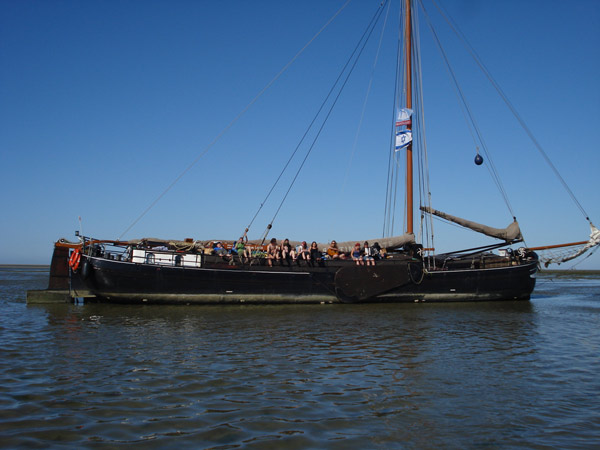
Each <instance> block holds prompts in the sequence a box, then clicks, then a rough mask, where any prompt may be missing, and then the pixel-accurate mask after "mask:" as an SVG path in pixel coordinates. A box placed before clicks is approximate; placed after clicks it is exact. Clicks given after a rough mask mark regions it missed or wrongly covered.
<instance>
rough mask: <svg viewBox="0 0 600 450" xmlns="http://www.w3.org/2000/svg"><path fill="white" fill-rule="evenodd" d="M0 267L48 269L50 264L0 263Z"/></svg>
mask: <svg viewBox="0 0 600 450" xmlns="http://www.w3.org/2000/svg"><path fill="white" fill-rule="evenodd" d="M0 269H50V264H0Z"/></svg>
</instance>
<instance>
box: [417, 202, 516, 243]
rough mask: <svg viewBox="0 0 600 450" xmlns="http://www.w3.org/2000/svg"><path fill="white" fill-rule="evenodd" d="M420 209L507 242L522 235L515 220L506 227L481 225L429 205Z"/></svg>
mask: <svg viewBox="0 0 600 450" xmlns="http://www.w3.org/2000/svg"><path fill="white" fill-rule="evenodd" d="M421 211H424V212H426V213H429V214H433V215H434V216H438V217H441V218H442V219H445V220H448V221H449V222H454V223H457V224H458V225H461V226H463V227H466V228H469V229H471V230H473V231H477V232H478V233H482V234H485V235H486V236H490V237H493V238H496V239H502V240H504V241H507V242H510V241H515V240H519V239H523V236H522V235H521V230H520V228H519V223H518V222H517V221H516V220H515V221H514V222H513V223H511V224H510V225H509V226H507V227H506V228H493V227H488V226H487V225H482V224H480V223H477V222H472V221H470V220H466V219H462V218H460V217H456V216H453V215H450V214H446V213H445V212H442V211H438V210H437V209H433V208H430V207H429V206H421Z"/></svg>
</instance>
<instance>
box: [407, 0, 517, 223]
mask: <svg viewBox="0 0 600 450" xmlns="http://www.w3.org/2000/svg"><path fill="white" fill-rule="evenodd" d="M419 3H420V4H421V8H422V9H423V12H424V13H425V18H426V20H427V24H428V25H429V29H430V30H431V33H432V34H433V37H434V41H435V42H436V45H437V47H438V49H439V50H440V53H441V54H442V58H443V59H444V62H445V64H446V69H447V70H448V72H449V74H450V77H451V79H452V81H453V83H454V88H455V92H456V94H457V96H458V98H459V100H460V102H461V103H462V105H463V107H464V110H465V111H466V112H467V115H468V117H469V121H470V122H471V125H472V126H473V129H474V130H475V133H476V134H477V138H478V139H479V142H480V143H481V147H482V148H483V151H484V153H485V155H486V157H487V160H488V163H489V164H486V166H488V167H489V170H490V174H491V175H492V180H493V181H494V183H495V184H496V187H497V188H498V191H499V192H500V194H501V195H502V198H503V199H504V203H505V204H506V207H507V208H508V210H509V212H510V214H511V216H512V217H513V218H514V217H515V213H514V211H513V209H512V206H511V204H510V201H509V199H508V195H507V193H506V190H505V189H504V185H503V184H502V179H501V178H500V175H499V174H498V171H497V170H496V166H495V164H494V161H493V159H492V157H491V155H490V153H489V152H488V150H487V145H486V144H485V141H484V140H483V135H482V134H481V130H480V129H479V126H478V125H477V122H476V121H475V117H474V116H473V113H472V112H471V108H470V107H469V104H468V103H467V100H466V98H465V95H464V93H463V91H462V88H461V87H460V84H459V83H458V79H457V78H456V73H455V72H454V69H453V68H452V66H451V65H450V60H449V59H448V55H447V53H446V51H445V50H444V47H443V46H442V43H441V41H440V39H439V37H438V34H437V32H436V31H435V29H434V27H433V23H432V21H431V19H430V17H429V14H428V13H427V10H426V9H425V5H423V2H422V1H421V0H419Z"/></svg>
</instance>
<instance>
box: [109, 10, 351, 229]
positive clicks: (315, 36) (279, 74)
mask: <svg viewBox="0 0 600 450" xmlns="http://www.w3.org/2000/svg"><path fill="white" fill-rule="evenodd" d="M349 3H350V0H347V1H346V3H344V4H343V5H342V7H341V8H340V9H338V10H337V11H336V12H335V14H334V15H333V16H331V18H330V19H329V20H328V21H327V22H326V23H325V25H323V26H322V27H321V29H320V30H319V31H317V33H316V34H315V35H314V36H313V37H312V38H311V39H310V40H309V41H308V42H307V43H306V44H305V45H304V47H302V48H301V49H300V50H299V51H298V52H297V53H296V54H295V55H294V57H293V58H292V59H291V60H290V61H289V62H288V63H287V64H286V65H285V66H283V68H282V69H281V70H280V71H279V72H278V73H277V74H276V75H275V76H274V77H273V78H272V79H271V81H269V82H268V83H267V84H266V85H265V87H263V88H262V89H261V90H260V91H259V93H258V94H256V96H255V97H254V98H253V99H252V100H251V101H250V103H248V104H247V105H246V106H245V107H244V108H243V109H242V110H241V111H240V112H239V113H238V115H237V116H235V118H234V119H233V120H232V121H231V122H229V124H227V126H226V127H225V128H223V130H221V132H220V133H219V134H217V136H216V137H215V138H214V139H213V140H212V141H211V142H210V143H209V144H208V145H207V146H206V147H205V148H204V149H203V150H202V152H200V154H199V155H198V156H197V157H196V158H195V159H194V160H193V161H192V162H191V164H189V165H188V166H187V167H186V168H185V169H184V170H183V171H182V172H181V173H180V174H179V175H178V176H177V177H176V178H175V179H174V180H173V181H172V182H171V184H169V185H168V186H167V188H166V189H165V190H164V191H163V192H162V193H161V194H160V195H159V196H158V197H156V199H154V201H153V202H152V203H150V205H149V206H148V207H147V208H146V209H145V210H144V211H142V213H141V214H140V215H139V216H138V217H137V218H136V219H135V220H134V221H133V222H132V223H131V225H129V226H128V227H127V229H126V230H125V231H123V233H121V235H120V236H119V240H120V239H121V238H122V237H123V236H124V235H125V234H126V233H127V232H128V231H129V230H131V229H132V228H133V227H134V226H135V224H137V223H138V222H139V221H140V220H141V219H142V217H144V216H145V215H146V214H147V213H148V212H149V211H150V210H151V209H152V208H153V207H154V206H155V205H156V204H157V203H158V202H159V201H160V200H161V199H162V198H163V197H164V196H165V195H166V194H167V192H169V191H170V190H171V189H172V188H173V186H175V185H176V184H177V182H179V180H181V178H183V176H184V175H185V174H186V173H188V172H189V171H190V169H191V168H192V167H194V166H195V165H196V163H197V162H198V161H199V160H200V159H201V158H202V157H203V156H204V155H205V154H206V153H208V151H209V150H210V149H211V148H212V147H213V146H214V145H215V144H216V143H217V141H218V140H219V139H221V137H223V135H224V134H225V133H226V132H227V131H229V129H230V128H231V127H232V126H233V125H234V124H235V123H236V122H237V121H238V120H239V119H240V118H241V117H242V116H243V115H244V114H245V113H246V112H247V111H248V110H249V109H250V108H251V107H252V105H254V103H256V102H257V101H258V99H259V98H260V97H261V96H262V95H263V94H264V93H265V92H266V91H267V90H268V89H269V88H270V87H271V86H272V85H273V83H275V82H276V81H277V80H278V79H279V78H280V77H281V75H283V74H284V72H286V71H287V69H289V67H290V66H291V65H292V64H293V63H294V61H296V59H298V58H299V57H300V55H301V54H302V53H303V52H304V51H305V50H306V49H307V48H308V46H309V45H310V44H312V42H313V41H314V40H315V39H316V38H317V37H318V36H319V35H320V34H321V33H322V32H323V31H325V29H326V28H327V27H328V26H329V25H330V24H331V22H333V20H334V19H335V18H336V17H337V16H338V15H339V14H340V13H341V12H342V11H343V10H344V9H345V8H346V6H348V4H349Z"/></svg>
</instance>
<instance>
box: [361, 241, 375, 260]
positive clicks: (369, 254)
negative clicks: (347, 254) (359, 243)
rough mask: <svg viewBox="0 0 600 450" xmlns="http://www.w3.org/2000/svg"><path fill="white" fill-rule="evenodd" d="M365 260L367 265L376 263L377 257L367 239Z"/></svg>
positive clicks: (364, 248)
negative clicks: (374, 255)
mask: <svg viewBox="0 0 600 450" xmlns="http://www.w3.org/2000/svg"><path fill="white" fill-rule="evenodd" d="M363 255H364V256H363V260H364V261H365V262H366V263H367V266H374V265H375V258H374V257H373V249H372V248H371V247H369V243H368V242H367V241H365V244H364V246H363Z"/></svg>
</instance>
